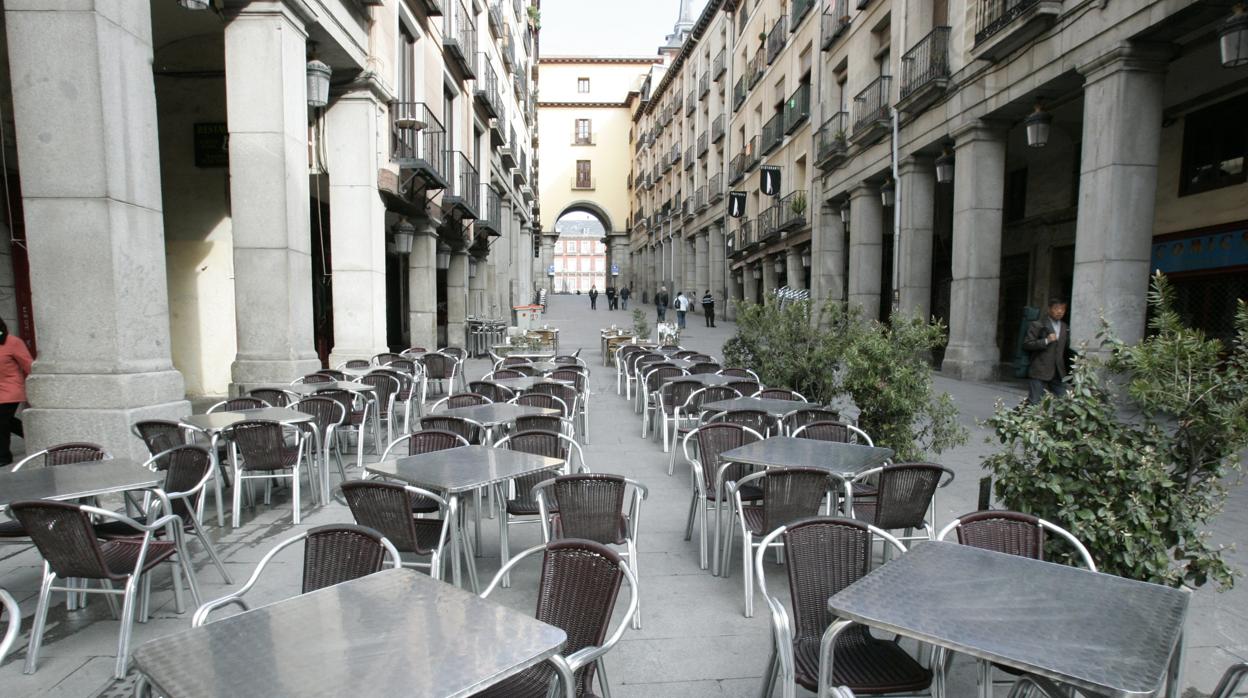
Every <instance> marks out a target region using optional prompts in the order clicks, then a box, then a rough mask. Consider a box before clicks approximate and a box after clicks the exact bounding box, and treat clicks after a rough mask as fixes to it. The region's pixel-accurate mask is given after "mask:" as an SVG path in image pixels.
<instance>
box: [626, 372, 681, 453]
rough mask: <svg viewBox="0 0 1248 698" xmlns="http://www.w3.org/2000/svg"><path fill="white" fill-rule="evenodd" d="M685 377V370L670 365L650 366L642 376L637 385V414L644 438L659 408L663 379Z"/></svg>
mask: <svg viewBox="0 0 1248 698" xmlns="http://www.w3.org/2000/svg"><path fill="white" fill-rule="evenodd" d="M683 375H685V370H684V369H683V368H680V367H677V366H673V365H672V364H669V363H658V364H650V365H648V366H646V368H645V372H644V373H643V374H642V379H641V382H640V383H638V384H637V414H640V415H641V424H642V431H641V435H642V437H643V438H644V437H645V436H646V434H647V430H646V426H647V425H648V424H649V423H650V420H651V419H653V415H651V414H650V413H651V412H653V411H654V409H655V408H656V407H657V406H658V404H659V400H658V392H659V387H660V380H659V379H661V378H675V377H677V376H683Z"/></svg>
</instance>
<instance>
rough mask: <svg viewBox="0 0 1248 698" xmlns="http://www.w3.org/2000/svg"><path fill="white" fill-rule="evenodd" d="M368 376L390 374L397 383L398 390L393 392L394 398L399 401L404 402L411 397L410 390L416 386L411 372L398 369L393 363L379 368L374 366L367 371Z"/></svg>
mask: <svg viewBox="0 0 1248 698" xmlns="http://www.w3.org/2000/svg"><path fill="white" fill-rule="evenodd" d="M368 375H370V376H390V377H391V378H393V379H394V380H395V381H396V382H397V383H398V385H399V390H398V392H396V393H395V394H394V399H395V400H397V401H399V402H406V401H407V400H410V399H411V398H412V392H413V390H414V389H415V387H416V382H415V380H414V379H413V378H412V374H410V373H406V372H404V371H400V370H398V369H397V368H395V364H386V365H385V366H383V367H381V368H374V369H373V370H371V371H369V372H368Z"/></svg>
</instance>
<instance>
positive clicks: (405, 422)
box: [369, 359, 421, 434]
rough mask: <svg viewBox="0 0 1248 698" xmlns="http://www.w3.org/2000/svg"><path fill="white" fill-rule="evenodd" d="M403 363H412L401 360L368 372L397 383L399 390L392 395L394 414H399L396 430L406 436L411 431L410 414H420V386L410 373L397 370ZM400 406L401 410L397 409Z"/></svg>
mask: <svg viewBox="0 0 1248 698" xmlns="http://www.w3.org/2000/svg"><path fill="white" fill-rule="evenodd" d="M403 363H408V364H410V363H412V362H410V361H407V360H406V359H402V360H399V361H394V362H391V363H389V364H386V365H385V366H383V367H381V368H375V369H373V370H372V371H369V375H381V376H390V377H391V378H393V379H394V380H396V381H398V384H399V390H398V392H396V393H395V394H394V410H395V413H396V414H399V413H401V419H400V421H401V426H400V427H399V429H398V431H399V433H400V434H406V433H407V432H409V431H411V430H412V412H413V411H415V412H416V413H417V416H419V415H420V412H421V405H420V385H419V384H418V383H417V381H416V379H415V378H413V377H412V376H413V374H412V373H409V372H407V371H403V370H400V369H399V365H400V364H403ZM400 404H402V408H400V407H399V405H400ZM413 408H414V409H413Z"/></svg>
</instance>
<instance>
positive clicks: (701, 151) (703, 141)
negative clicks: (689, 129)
mask: <svg viewBox="0 0 1248 698" xmlns="http://www.w3.org/2000/svg"><path fill="white" fill-rule="evenodd" d="M709 144H710V141H709V140H707V137H706V131H703V132H702V133H701V135H699V136H698V157H702V156H703V155H706V151H707V150H710V145H709Z"/></svg>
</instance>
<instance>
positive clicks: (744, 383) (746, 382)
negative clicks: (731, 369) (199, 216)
mask: <svg viewBox="0 0 1248 698" xmlns="http://www.w3.org/2000/svg"><path fill="white" fill-rule="evenodd" d="M727 385H728V387H729V388H732V389H733V390H735V391H737V392H738V393H741V394H742V395H744V396H746V397H750V396H751V395H755V394H757V393H758V391H760V390H762V389H763V384H762V383H759V382H758V381H756V380H750V379H748V378H742V379H741V380H738V381H732V382H730V383H728V384H727Z"/></svg>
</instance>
